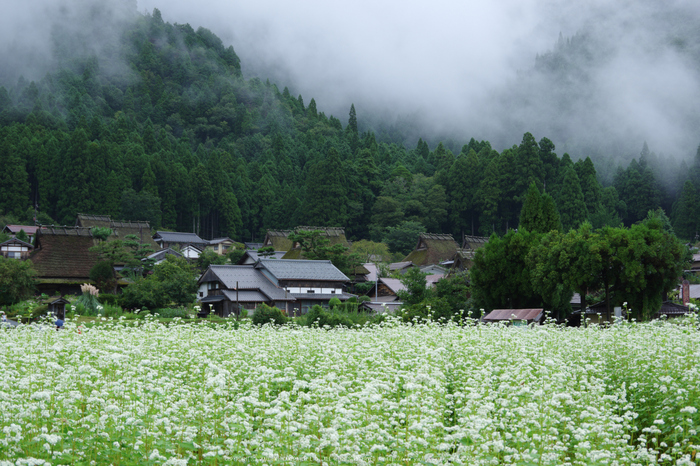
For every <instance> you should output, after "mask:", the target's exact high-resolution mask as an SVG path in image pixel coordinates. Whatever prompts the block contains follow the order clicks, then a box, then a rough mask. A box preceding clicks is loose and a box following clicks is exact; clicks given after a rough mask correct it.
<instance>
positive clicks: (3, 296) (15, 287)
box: [0, 256, 36, 305]
mask: <svg viewBox="0 0 700 466" xmlns="http://www.w3.org/2000/svg"><path fill="white" fill-rule="evenodd" d="M35 277H36V270H34V266H33V264H32V263H31V261H21V260H17V259H6V258H4V257H2V256H0V305H8V304H15V303H18V302H20V301H22V300H25V299H27V298H28V297H29V296H31V295H32V293H33V292H34V288H35Z"/></svg>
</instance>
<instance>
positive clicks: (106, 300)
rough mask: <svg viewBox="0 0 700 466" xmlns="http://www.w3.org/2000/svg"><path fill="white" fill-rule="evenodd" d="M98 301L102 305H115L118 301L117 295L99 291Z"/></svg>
mask: <svg viewBox="0 0 700 466" xmlns="http://www.w3.org/2000/svg"><path fill="white" fill-rule="evenodd" d="M100 302H101V303H102V304H104V305H107V304H109V305H110V306H116V305H117V303H118V302H119V296H117V295H115V294H109V293H100Z"/></svg>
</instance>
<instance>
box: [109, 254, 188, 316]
mask: <svg viewBox="0 0 700 466" xmlns="http://www.w3.org/2000/svg"><path fill="white" fill-rule="evenodd" d="M196 292H197V274H196V272H195V271H194V269H193V268H192V266H191V265H190V264H189V263H188V262H187V261H186V260H185V259H183V258H180V257H174V256H167V257H166V260H165V261H164V262H162V263H160V264H158V265H156V266H155V267H154V268H153V273H152V274H151V275H148V276H147V277H146V278H137V279H136V280H135V281H134V282H133V283H131V284H129V285H128V286H127V287H126V288H124V290H123V292H122V297H121V304H122V306H123V307H125V308H127V309H143V308H148V309H160V308H164V307H167V306H168V305H170V304H175V305H186V304H189V303H192V302H194V300H195V298H196Z"/></svg>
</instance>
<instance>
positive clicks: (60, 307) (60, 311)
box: [48, 297, 70, 320]
mask: <svg viewBox="0 0 700 466" xmlns="http://www.w3.org/2000/svg"><path fill="white" fill-rule="evenodd" d="M66 304H70V301H68V300H67V299H65V298H63V297H61V298H58V299H55V298H54V299H51V300H49V302H48V305H49V314H51V315H53V316H54V317H55V318H57V319H61V320H66Z"/></svg>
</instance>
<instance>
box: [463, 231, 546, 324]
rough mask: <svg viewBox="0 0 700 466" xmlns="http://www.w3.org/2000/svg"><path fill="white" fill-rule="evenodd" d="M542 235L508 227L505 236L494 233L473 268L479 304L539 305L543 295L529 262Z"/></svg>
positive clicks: (495, 306)
mask: <svg viewBox="0 0 700 466" xmlns="http://www.w3.org/2000/svg"><path fill="white" fill-rule="evenodd" d="M539 240H540V235H539V234H537V233H533V232H529V231H527V230H520V231H517V232H516V231H513V230H511V231H509V232H508V233H506V234H505V236H503V237H499V236H497V235H495V234H494V235H491V238H490V239H489V241H488V243H486V244H485V245H484V247H482V248H480V249H479V250H478V251H477V252H476V255H475V256H474V267H473V268H472V269H471V285H472V293H473V298H474V301H475V307H476V308H484V309H487V310H491V309H517V308H536V307H539V306H540V304H541V301H540V297H539V296H538V295H537V293H536V292H535V290H534V289H533V287H532V283H531V277H530V267H529V264H528V262H527V258H528V254H529V253H530V250H531V249H532V248H533V247H534V246H536V245H537V244H538V243H539Z"/></svg>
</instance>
